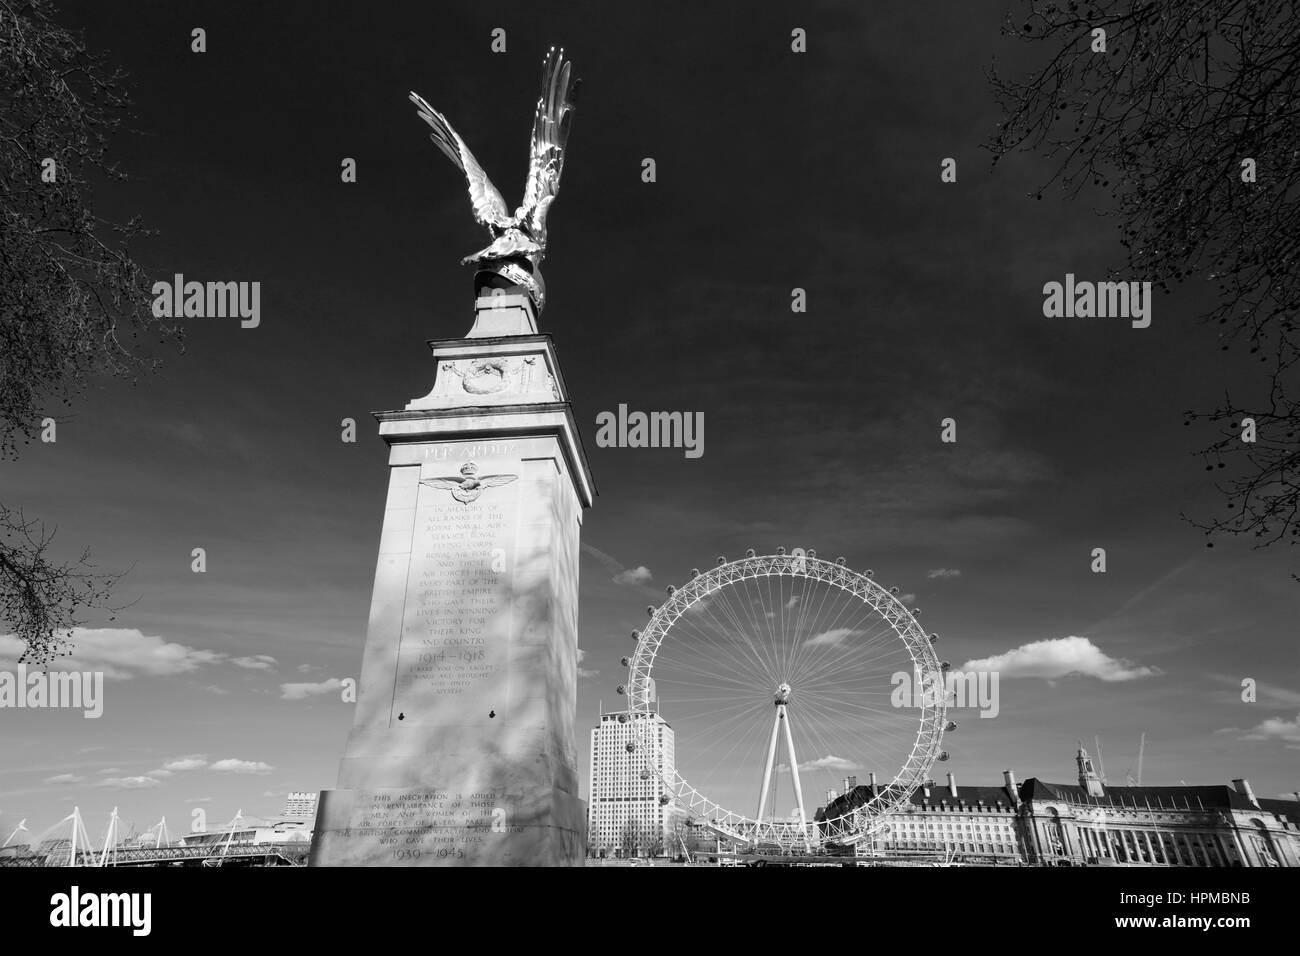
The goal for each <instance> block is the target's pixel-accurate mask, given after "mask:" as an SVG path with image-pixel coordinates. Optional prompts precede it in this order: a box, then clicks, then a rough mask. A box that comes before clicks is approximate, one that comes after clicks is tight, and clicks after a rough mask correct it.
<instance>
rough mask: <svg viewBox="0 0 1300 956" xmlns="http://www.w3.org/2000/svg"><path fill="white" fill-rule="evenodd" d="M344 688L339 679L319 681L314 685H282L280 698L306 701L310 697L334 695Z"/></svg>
mask: <svg viewBox="0 0 1300 956" xmlns="http://www.w3.org/2000/svg"><path fill="white" fill-rule="evenodd" d="M342 686H343V681H341V680H339V679H338V678H337V677H331V678H330V679H329V680H323V681H318V682H316V683H314V684H312V683H307V684H281V685H280V697H281V698H282V699H284V700H306V699H307V698H309V697H320V696H322V695H323V694H333V693H335V692H336V691H338V690H339V689H340V688H341V687H342Z"/></svg>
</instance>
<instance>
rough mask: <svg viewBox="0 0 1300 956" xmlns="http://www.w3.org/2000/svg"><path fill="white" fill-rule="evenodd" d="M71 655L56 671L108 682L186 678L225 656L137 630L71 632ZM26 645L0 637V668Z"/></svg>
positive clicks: (59, 661)
mask: <svg viewBox="0 0 1300 956" xmlns="http://www.w3.org/2000/svg"><path fill="white" fill-rule="evenodd" d="M70 640H71V642H72V644H73V650H72V653H71V654H69V655H68V656H66V657H60V658H57V659H56V660H55V661H54V663H53V664H51V667H52V668H54V669H57V670H79V671H102V672H103V674H104V677H105V678H108V679H110V680H128V679H129V678H132V677H135V676H138V675H144V676H149V677H170V676H173V675H175V674H189V673H192V672H193V671H196V670H198V669H199V668H200V667H203V666H204V665H206V664H215V663H219V662H220V661H221V660H222V659H223V658H224V655H222V654H219V653H217V652H216V651H204V650H199V649H198V648H194V647H187V646H186V645H184V644H177V643H175V642H173V641H166V640H163V639H162V638H161V637H157V636H153V635H146V634H143V633H141V632H140V631H139V630H137V629H136V628H124V627H108V628H80V627H79V628H74V629H73V630H72V632H71V635H70ZM24 647H25V645H24V644H23V642H22V641H20V640H18V638H17V637H15V636H14V635H12V634H6V635H0V667H4V666H10V664H9V662H10V661H12V662H13V663H14V664H16V663H17V660H18V657H19V655H21V654H22V652H23V650H24Z"/></svg>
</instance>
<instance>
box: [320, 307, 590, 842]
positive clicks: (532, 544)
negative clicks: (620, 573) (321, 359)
mask: <svg viewBox="0 0 1300 956" xmlns="http://www.w3.org/2000/svg"><path fill="white" fill-rule="evenodd" d="M499 299H500V300H501V301H498V300H495V299H494V300H483V301H481V302H480V309H479V315H478V319H477V321H476V324H475V330H476V333H472V334H471V336H469V337H467V338H465V339H455V340H447V341H441V342H434V343H431V345H432V347H433V353H434V359H435V362H436V364H437V370H438V371H437V377H436V379H435V383H434V387H433V389H432V391H430V393H429V394H428V395H426V396H424V397H423V398H418V399H415V400H414V401H412V402H411V403H410V404H408V405H407V406H406V408H404V409H402V410H400V411H392V412H381V413H379V414H378V415H377V417H378V418H379V421H380V435H381V436H382V437H383V438H384V440H385V441H387V442H388V444H389V446H390V454H389V468H390V473H389V484H388V503H387V507H386V510H385V517H384V528H383V534H382V536H381V539H380V545H379V561H378V564H377V567H376V571H375V586H374V596H373V599H372V602H371V610H370V622H369V626H368V629H367V634H366V647H365V655H364V658H363V660H362V666H361V682H360V691H359V694H358V698H357V704H356V714H355V717H354V719H353V726H352V733H351V735H350V737H349V739H348V743H347V747H346V749H345V751H344V755H343V759H342V761H341V762H340V764H339V777H338V786H337V788H336V789H334V790H326V791H323V792H322V793H321V795H320V799H319V803H318V806H317V814H316V826H315V834H314V837H313V842H312V851H311V857H310V863H311V865H313V866H475V865H480V866H482V865H486V866H563V865H581V864H582V863H583V861H584V858H585V835H586V812H585V805H584V803H583V801H581V800H580V799H579V798H578V780H577V773H576V765H577V754H576V748H575V742H574V709H575V704H576V697H577V664H578V647H577V636H578V554H579V532H580V529H581V522H582V513H583V509H585V508H586V507H588V506H590V504H591V499H592V494H593V489H592V487H591V478H590V474H589V473H588V471H587V465H586V459H585V456H584V455H583V453H582V447H581V442H580V440H579V439H578V435H577V429H576V428H575V427H574V423H573V417H572V413H571V411H570V407H569V403H568V399H567V395H566V394H565V392H564V383H563V379H562V378H561V376H560V373H559V368H558V366H557V364H556V360H555V353H554V350H553V347H552V345H551V342H550V338H549V337H548V336H544V335H537V334H536V332H535V325H534V324H533V322H532V315H531V312H530V311H528V309H527V308H526V305H527V303H526V302H525V303H523V304H519V303H514V302H512V301H511V300H509V298H508V297H499ZM501 332H508V333H511V334H505V335H502V334H500V333H501Z"/></svg>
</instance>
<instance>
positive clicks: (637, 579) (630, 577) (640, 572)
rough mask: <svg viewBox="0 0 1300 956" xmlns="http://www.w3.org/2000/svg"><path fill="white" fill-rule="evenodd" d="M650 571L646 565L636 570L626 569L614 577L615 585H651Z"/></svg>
mask: <svg viewBox="0 0 1300 956" xmlns="http://www.w3.org/2000/svg"><path fill="white" fill-rule="evenodd" d="M650 578H651V574H650V569H649V568H647V567H646V566H645V565H644V564H643V565H640V566H639V567H635V568H624V569H623V570H622V571H620V572H618V574H616V575H614V583H615V584H649V583H650Z"/></svg>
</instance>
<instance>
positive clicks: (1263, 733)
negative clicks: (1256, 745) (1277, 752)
mask: <svg viewBox="0 0 1300 956" xmlns="http://www.w3.org/2000/svg"><path fill="white" fill-rule="evenodd" d="M1241 739H1242V740H1281V741H1283V742H1284V743H1287V744H1300V714H1297V715H1296V718H1295V720H1287V719H1286V718H1285V717H1269V718H1268V719H1267V720H1264V721H1262V722H1261V723H1260V724H1259V725H1258V726H1255V727H1252V728H1251V729H1250V730H1248V731H1246V733H1245V734H1243V735H1242V737H1241Z"/></svg>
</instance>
